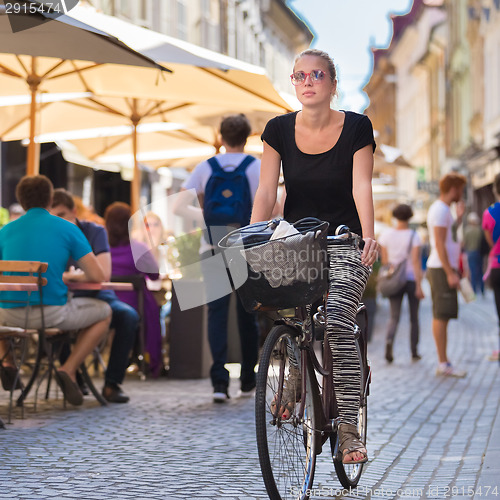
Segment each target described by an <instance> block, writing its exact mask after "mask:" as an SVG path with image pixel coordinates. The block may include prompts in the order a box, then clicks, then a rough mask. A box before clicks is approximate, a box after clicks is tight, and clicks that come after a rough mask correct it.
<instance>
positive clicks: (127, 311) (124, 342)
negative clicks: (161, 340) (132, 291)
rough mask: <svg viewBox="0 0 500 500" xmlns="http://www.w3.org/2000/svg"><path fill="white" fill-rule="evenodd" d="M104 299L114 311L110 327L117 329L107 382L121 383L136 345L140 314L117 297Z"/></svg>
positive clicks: (110, 355)
mask: <svg viewBox="0 0 500 500" xmlns="http://www.w3.org/2000/svg"><path fill="white" fill-rule="evenodd" d="M103 300H104V301H105V302H107V303H108V304H109V306H110V307H111V310H112V311H113V315H112V316H111V325H110V328H114V330H115V336H114V337H113V343H112V345H111V352H110V354H109V361H108V368H107V370H106V376H105V379H106V383H114V384H121V383H122V382H123V379H124V378H125V372H126V370H127V367H128V365H129V359H130V351H131V350H132V349H133V347H134V343H135V338H136V335H137V330H138V329H139V314H138V313H137V311H136V310H135V309H134V308H133V307H131V306H129V305H128V304H126V303H125V302H122V301H121V300H119V299H118V298H117V297H115V298H108V297H106V298H105V299H103Z"/></svg>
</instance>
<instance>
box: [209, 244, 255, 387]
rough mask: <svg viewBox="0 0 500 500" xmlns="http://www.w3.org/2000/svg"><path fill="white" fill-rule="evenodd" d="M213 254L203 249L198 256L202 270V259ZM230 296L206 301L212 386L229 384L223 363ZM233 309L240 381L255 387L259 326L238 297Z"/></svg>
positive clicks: (242, 385)
mask: <svg viewBox="0 0 500 500" xmlns="http://www.w3.org/2000/svg"><path fill="white" fill-rule="evenodd" d="M212 255H213V254H212V252H205V253H203V254H202V255H201V265H202V270H203V269H204V263H203V262H204V260H205V259H207V258H209V257H211V256H212ZM206 265H207V263H206V262H205V266H206ZM204 272H206V271H204ZM230 299H231V295H226V296H225V297H221V298H220V299H216V300H213V301H212V302H209V303H208V304H207V307H208V343H209V345H210V351H211V353H212V360H213V364H212V367H211V369H210V378H211V379H212V385H213V386H214V387H215V386H218V385H221V386H224V387H227V386H228V385H229V372H228V370H226V368H225V367H224V365H225V363H226V362H227V323H228V316H229V301H230ZM236 312H237V316H238V330H239V334H240V343H241V358H242V362H241V376H240V382H241V387H242V388H243V389H250V388H253V387H254V386H255V365H256V364H257V360H258V352H259V327H258V324H257V318H256V316H255V313H248V312H247V311H245V308H244V307H243V305H242V303H241V301H240V298H239V297H238V296H237V309H236Z"/></svg>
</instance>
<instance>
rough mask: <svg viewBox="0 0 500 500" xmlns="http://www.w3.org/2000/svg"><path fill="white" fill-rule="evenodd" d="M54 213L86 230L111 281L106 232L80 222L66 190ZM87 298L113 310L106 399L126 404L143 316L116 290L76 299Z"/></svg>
mask: <svg viewBox="0 0 500 500" xmlns="http://www.w3.org/2000/svg"><path fill="white" fill-rule="evenodd" d="M51 213H52V214H53V215H57V216H58V217H62V218H63V219H66V220H67V221H69V222H72V223H73V224H75V225H76V226H78V227H79V228H80V229H81V230H82V232H83V234H84V235H85V237H86V238H87V240H88V241H89V243H90V245H91V247H92V251H93V252H94V254H95V256H96V257H97V260H98V261H99V263H100V264H101V267H102V268H103V270H104V274H105V276H106V280H107V281H109V280H110V278H111V253H110V248H109V243H108V235H107V232H106V229H105V228H104V227H102V226H99V225H98V224H95V223H94V222H88V221H82V220H78V219H77V218H76V207H75V202H74V200H73V196H72V195H71V193H69V192H68V191H66V190H65V189H56V190H55V191H54V197H53V199H52V209H51ZM69 265H70V266H75V265H76V264H75V263H74V262H70V263H69ZM83 296H85V297H95V298H97V299H100V300H103V301H104V302H107V303H108V304H109V306H110V307H111V310H112V312H113V313H112V317H111V328H114V330H115V335H114V337H113V343H112V345H111V352H110V355H109V361H108V368H107V370H106V375H105V384H104V388H103V390H102V395H103V396H104V398H105V399H106V400H107V401H109V402H111V403H126V402H127V401H128V400H129V397H128V396H127V395H125V394H124V393H123V391H122V390H121V388H120V384H121V383H122V382H123V379H124V378H125V372H126V370H127V366H128V364H129V357H130V351H131V350H132V348H133V346H134V343H135V338H136V334H137V330H138V328H139V315H138V313H137V311H136V310H135V309H134V308H133V307H131V306H129V305H128V304H126V303H125V302H122V301H121V300H119V299H118V297H117V296H116V294H115V292H114V291H113V290H100V291H99V292H85V291H78V292H75V297H83Z"/></svg>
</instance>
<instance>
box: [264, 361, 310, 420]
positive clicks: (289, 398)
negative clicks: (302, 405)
mask: <svg viewBox="0 0 500 500" xmlns="http://www.w3.org/2000/svg"><path fill="white" fill-rule="evenodd" d="M301 384H302V382H301V378H300V371H299V369H298V368H296V367H294V366H290V370H289V373H288V378H287V379H286V381H285V384H284V387H283V394H282V395H281V412H280V414H278V415H277V416H279V417H280V418H281V419H282V420H288V419H289V418H290V417H291V416H292V413H293V410H294V409H295V405H296V403H298V402H299V401H300V392H301V391H300V386H301ZM277 397H278V396H277V394H275V395H274V398H273V400H272V402H271V411H272V413H273V415H274V412H275V410H276V399H277ZM297 398H298V400H297Z"/></svg>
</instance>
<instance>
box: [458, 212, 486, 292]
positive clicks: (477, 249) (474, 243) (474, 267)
mask: <svg viewBox="0 0 500 500" xmlns="http://www.w3.org/2000/svg"><path fill="white" fill-rule="evenodd" d="M482 237H483V232H482V230H481V221H480V219H479V215H477V213H476V212H471V213H470V214H469V215H467V224H466V226H465V229H464V242H463V250H464V252H465V253H466V255H467V263H468V265H469V273H470V281H471V285H472V289H473V290H474V293H475V294H476V295H477V294H478V293H479V292H481V295H482V296H483V297H484V282H483V256H482V255H481V240H482Z"/></svg>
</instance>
